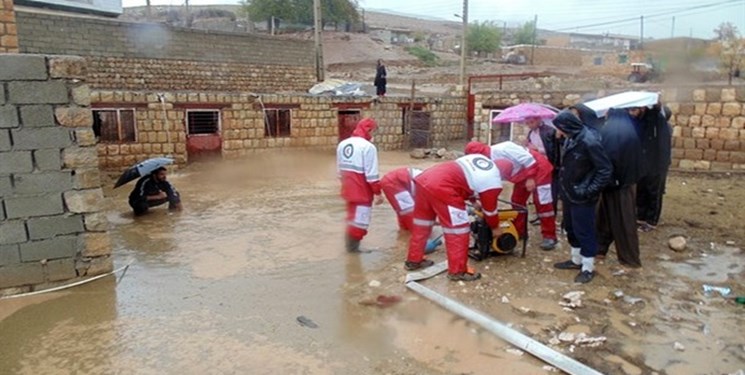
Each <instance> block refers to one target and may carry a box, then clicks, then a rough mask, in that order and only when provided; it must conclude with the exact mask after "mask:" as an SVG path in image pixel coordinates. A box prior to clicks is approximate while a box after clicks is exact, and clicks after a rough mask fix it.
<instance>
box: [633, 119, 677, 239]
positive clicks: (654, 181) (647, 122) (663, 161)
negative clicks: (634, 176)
mask: <svg viewBox="0 0 745 375" xmlns="http://www.w3.org/2000/svg"><path fill="white" fill-rule="evenodd" d="M670 116H671V112H670V108H668V107H664V109H662V110H661V109H660V107H659V106H656V107H655V108H652V109H651V110H649V111H647V113H646V114H645V116H644V118H642V155H643V159H644V160H645V170H644V175H643V177H642V178H641V179H640V180H639V183H638V184H637V185H636V218H637V224H639V230H641V231H642V232H648V231H651V230H654V228H655V227H656V226H657V222H658V221H659V219H660V213H661V212H662V196H663V194H664V193H665V181H666V180H667V171H668V169H669V168H670V161H671V157H672V154H671V153H672V137H673V135H672V129H671V128H670V124H669V123H668V120H669V119H670Z"/></svg>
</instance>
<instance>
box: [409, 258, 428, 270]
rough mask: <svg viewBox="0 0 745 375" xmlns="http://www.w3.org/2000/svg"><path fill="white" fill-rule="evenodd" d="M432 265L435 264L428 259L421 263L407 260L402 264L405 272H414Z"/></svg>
mask: <svg viewBox="0 0 745 375" xmlns="http://www.w3.org/2000/svg"><path fill="white" fill-rule="evenodd" d="M433 264H435V262H433V261H431V260H429V259H424V260H422V261H421V262H409V261H408V260H407V261H406V262H404V268H406V270H407V271H416V270H419V269H422V268H427V267H429V266H431V265H433Z"/></svg>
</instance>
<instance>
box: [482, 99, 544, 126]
mask: <svg viewBox="0 0 745 375" xmlns="http://www.w3.org/2000/svg"><path fill="white" fill-rule="evenodd" d="M554 117H556V112H554V111H552V110H551V109H549V108H546V107H545V106H544V105H542V104H536V103H522V104H518V105H516V106H512V107H510V108H507V109H505V110H504V111H502V113H500V114H499V115H497V117H495V118H494V120H492V124H498V123H506V122H523V121H525V120H527V119H529V118H538V119H541V120H549V119H552V118H554Z"/></svg>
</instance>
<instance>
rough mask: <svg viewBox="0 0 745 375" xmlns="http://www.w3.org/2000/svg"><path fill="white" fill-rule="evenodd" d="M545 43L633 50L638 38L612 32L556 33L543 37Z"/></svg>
mask: <svg viewBox="0 0 745 375" xmlns="http://www.w3.org/2000/svg"><path fill="white" fill-rule="evenodd" d="M545 40H546V45H548V46H552V47H565V48H587V49H606V50H624V51H628V50H633V49H637V48H638V47H639V38H638V37H634V36H627V35H614V34H580V33H565V34H564V33H556V34H553V35H550V36H546V37H545Z"/></svg>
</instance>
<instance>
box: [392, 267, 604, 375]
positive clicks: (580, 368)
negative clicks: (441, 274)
mask: <svg viewBox="0 0 745 375" xmlns="http://www.w3.org/2000/svg"><path fill="white" fill-rule="evenodd" d="M406 287H407V288H409V289H411V290H413V291H414V292H417V293H419V294H421V295H422V296H423V297H425V298H428V299H430V300H432V301H433V302H435V303H437V304H438V305H440V306H442V307H443V308H445V309H446V310H448V311H450V312H452V313H454V314H456V315H458V316H461V317H463V318H466V319H468V320H470V321H471V322H474V323H476V324H478V325H480V326H481V327H483V328H484V329H486V330H487V331H489V332H491V333H493V334H495V335H497V337H499V338H501V339H503V340H505V341H507V342H509V343H510V344H512V345H514V346H516V347H518V348H520V349H522V350H524V351H526V352H528V353H530V354H532V355H534V356H536V357H538V358H540V359H542V360H543V361H545V362H547V363H549V364H551V365H553V366H554V367H557V368H559V369H561V370H563V371H564V372H566V373H569V374H572V375H602V373H601V372H598V371H597V370H595V369H593V368H591V367H588V366H587V365H585V364H583V363H581V362H579V361H577V360H574V359H572V358H569V357H567V356H565V355H563V354H561V353H559V352H557V351H555V350H553V349H551V348H549V347H548V346H546V345H543V344H541V343H540V342H538V341H536V340H533V339H532V338H530V337H528V336H525V335H523V334H522V333H520V332H517V331H515V330H513V329H511V328H509V327H507V326H506V325H504V324H502V323H500V322H498V321H497V320H494V319H492V317H490V316H489V315H486V314H484V313H482V312H481V311H478V310H475V309H472V308H469V307H468V306H466V305H464V304H462V303H460V302H458V301H455V300H453V299H451V298H448V297H445V296H443V295H442V294H439V293H437V292H435V291H434V290H432V289H429V288H427V287H425V286H424V285H422V284H420V283H418V282H416V281H412V282H408V283H406Z"/></svg>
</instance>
